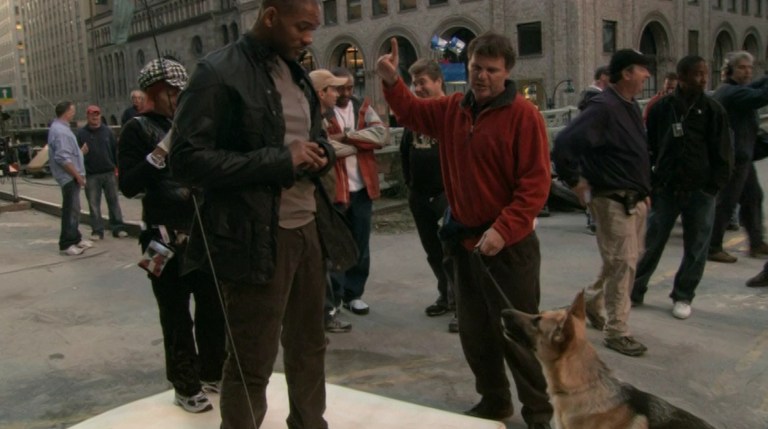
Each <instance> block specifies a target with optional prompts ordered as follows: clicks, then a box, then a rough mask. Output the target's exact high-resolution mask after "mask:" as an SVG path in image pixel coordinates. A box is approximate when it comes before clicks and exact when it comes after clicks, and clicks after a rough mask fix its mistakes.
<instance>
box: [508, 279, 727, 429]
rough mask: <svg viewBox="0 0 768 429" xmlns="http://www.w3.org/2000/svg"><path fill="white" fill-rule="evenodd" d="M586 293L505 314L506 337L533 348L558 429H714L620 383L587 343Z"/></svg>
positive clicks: (649, 395) (685, 413)
mask: <svg viewBox="0 0 768 429" xmlns="http://www.w3.org/2000/svg"><path fill="white" fill-rule="evenodd" d="M584 320H585V311H584V291H581V292H580V293H579V294H578V295H576V298H575V299H574V300H573V303H572V304H571V306H570V307H568V308H563V309H559V310H553V311H545V312H542V313H541V314H527V313H523V312H521V311H517V310H513V309H507V310H504V311H502V325H503V327H504V336H505V337H506V338H507V340H509V341H513V342H515V343H517V344H519V345H521V346H523V347H529V348H531V349H533V351H534V353H535V355H536V358H537V359H538V360H539V362H541V367H542V369H543V371H544V376H545V377H546V379H547V386H548V388H547V391H548V393H549V397H550V401H552V406H553V407H554V410H555V412H554V414H555V423H556V425H557V427H558V428H559V429H714V427H713V426H711V425H710V424H709V423H707V422H705V421H703V420H702V419H700V418H698V417H696V416H694V415H693V414H691V413H689V412H687V411H685V410H682V409H680V408H677V407H675V406H674V405H672V404H670V403H668V402H666V401H665V400H663V399H661V398H659V397H657V396H654V395H651V394H650V393H646V392H643V391H641V390H638V389H636V388H635V387H633V386H631V385H629V384H626V383H622V382H620V381H619V380H618V379H616V378H615V377H613V376H612V375H611V372H610V370H609V369H608V367H607V366H606V365H605V364H604V363H603V361H601V360H600V358H599V357H598V356H597V352H596V351H595V349H594V347H592V345H591V344H590V343H589V341H588V340H587V338H586V333H585V330H586V327H585V321H584Z"/></svg>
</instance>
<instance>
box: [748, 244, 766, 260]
mask: <svg viewBox="0 0 768 429" xmlns="http://www.w3.org/2000/svg"><path fill="white" fill-rule="evenodd" d="M766 256H768V244H765V243H760V244H758V245H757V246H752V247H750V248H749V257H750V258H765V257H766Z"/></svg>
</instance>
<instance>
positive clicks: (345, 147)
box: [309, 69, 357, 334]
mask: <svg viewBox="0 0 768 429" xmlns="http://www.w3.org/2000/svg"><path fill="white" fill-rule="evenodd" d="M309 79H310V80H311V81H312V86H314V87H315V92H317V97H318V98H319V99H320V112H321V114H322V116H323V129H325V132H326V134H328V135H329V136H330V135H340V134H342V133H343V132H344V130H343V128H342V127H341V125H340V124H339V121H338V120H337V119H336V115H334V113H333V108H334V106H336V100H338V99H339V90H338V89H337V88H338V87H339V86H341V85H344V84H345V83H347V79H346V78H343V77H338V76H335V75H334V74H333V73H331V71H330V70H327V69H318V70H313V71H312V72H310V73H309ZM328 142H329V143H330V144H331V146H333V149H334V151H335V152H336V159H344V158H345V157H348V156H350V155H354V154H355V153H357V148H356V147H355V146H353V145H351V144H345V143H342V142H340V141H338V140H334V139H333V138H331V139H329V140H328ZM336 173H337V171H336V170H335V169H334V171H333V172H329V173H328V174H325V175H324V176H323V177H322V183H323V185H324V186H325V190H326V192H328V194H329V195H334V194H335V193H336V185H337V183H338V178H337V177H336ZM325 292H326V295H325V330H326V332H331V333H336V334H338V333H344V332H349V331H350V330H351V329H352V323H351V322H349V321H348V320H344V319H341V318H339V313H340V308H339V307H341V299H342V297H341V296H339V295H340V294H339V293H338V292H337V291H335V290H334V288H333V285H332V284H331V281H330V278H329V279H328V287H327V289H326V291H325Z"/></svg>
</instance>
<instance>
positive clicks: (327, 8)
mask: <svg viewBox="0 0 768 429" xmlns="http://www.w3.org/2000/svg"><path fill="white" fill-rule="evenodd" d="M323 17H324V21H323V22H324V23H325V25H336V24H338V23H339V18H338V17H337V16H336V0H323Z"/></svg>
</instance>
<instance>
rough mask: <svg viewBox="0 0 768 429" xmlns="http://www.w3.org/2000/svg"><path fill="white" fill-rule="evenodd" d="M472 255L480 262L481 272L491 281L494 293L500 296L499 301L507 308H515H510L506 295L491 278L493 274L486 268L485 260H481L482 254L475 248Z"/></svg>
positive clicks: (493, 278) (489, 268) (488, 267)
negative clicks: (494, 289) (501, 300)
mask: <svg viewBox="0 0 768 429" xmlns="http://www.w3.org/2000/svg"><path fill="white" fill-rule="evenodd" d="M472 254H474V255H475V256H477V260H478V261H480V266H481V267H483V271H485V274H486V275H488V278H489V279H491V283H493V286H494V287H495V288H496V291H497V292H498V293H499V295H500V296H501V299H503V300H504V303H505V304H506V305H507V308H515V307H513V306H512V303H511V302H510V301H509V299H508V298H507V295H506V294H505V293H504V291H503V290H502V289H501V286H500V285H499V282H497V281H496V278H495V277H494V276H493V273H492V272H491V267H490V266H488V264H487V263H486V262H485V259H483V254H482V253H480V249H478V248H477V247H475V250H473V251H472Z"/></svg>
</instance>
